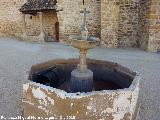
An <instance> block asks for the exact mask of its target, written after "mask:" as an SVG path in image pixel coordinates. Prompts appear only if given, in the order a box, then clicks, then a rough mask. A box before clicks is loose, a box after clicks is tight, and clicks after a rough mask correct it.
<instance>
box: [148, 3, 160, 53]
mask: <svg viewBox="0 0 160 120" xmlns="http://www.w3.org/2000/svg"><path fill="white" fill-rule="evenodd" d="M149 4H150V5H149V14H148V24H149V43H148V50H149V51H152V52H156V51H160V1H159V0H150V2H149Z"/></svg>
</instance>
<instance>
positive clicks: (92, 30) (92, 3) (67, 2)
mask: <svg viewBox="0 0 160 120" xmlns="http://www.w3.org/2000/svg"><path fill="white" fill-rule="evenodd" d="M57 2H58V5H59V6H62V7H63V11H61V12H58V17H59V22H60V38H61V40H63V41H68V36H69V35H71V34H73V35H74V34H77V35H78V34H80V32H81V28H82V24H83V13H80V11H83V10H84V6H83V2H82V0H57ZM85 4H86V6H87V10H89V11H90V12H91V13H90V14H88V16H87V17H88V18H87V22H88V23H87V28H88V30H89V34H90V35H93V36H96V37H99V38H100V31H101V19H100V16H101V15H100V7H101V6H100V1H99V0H88V1H87V0H86V1H85Z"/></svg>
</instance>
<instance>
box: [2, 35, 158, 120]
mask: <svg viewBox="0 0 160 120" xmlns="http://www.w3.org/2000/svg"><path fill="white" fill-rule="evenodd" d="M88 56H89V58H94V59H101V60H110V61H114V62H117V63H120V64H122V65H125V66H127V67H129V68H131V69H133V70H136V71H139V72H140V73H141V74H142V80H141V93H140V101H141V103H142V106H141V111H140V120H160V53H148V52H145V51H141V50H138V49H105V48H96V49H93V50H90V52H89V55H88ZM73 57H76V58H77V57H78V52H77V50H76V49H74V48H72V47H70V46H66V45H62V44H59V43H44V44H38V43H25V42H20V41H17V40H11V39H9V38H0V116H1V115H4V116H17V115H21V113H22V103H21V99H22V84H23V83H26V82H28V81H27V80H25V78H26V77H27V75H28V71H29V70H30V67H31V65H33V64H36V63H41V62H44V61H47V60H51V59H56V58H73Z"/></svg>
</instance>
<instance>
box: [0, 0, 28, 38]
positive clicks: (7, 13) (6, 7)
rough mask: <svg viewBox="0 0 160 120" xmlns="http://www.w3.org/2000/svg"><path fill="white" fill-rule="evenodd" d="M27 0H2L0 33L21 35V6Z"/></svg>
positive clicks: (0, 6) (0, 2)
mask: <svg viewBox="0 0 160 120" xmlns="http://www.w3.org/2000/svg"><path fill="white" fill-rule="evenodd" d="M25 1H26V0H1V1H0V33H1V34H2V35H4V36H16V37H19V36H21V34H22V20H21V19H22V18H21V13H20V12H19V10H18V9H19V8H20V7H21V5H22V4H23V3H25Z"/></svg>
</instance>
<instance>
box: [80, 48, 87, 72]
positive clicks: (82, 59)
mask: <svg viewBox="0 0 160 120" xmlns="http://www.w3.org/2000/svg"><path fill="white" fill-rule="evenodd" d="M86 56H87V50H84V49H83V50H80V64H79V69H80V71H82V72H83V71H85V70H86V69H87V61H86Z"/></svg>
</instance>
